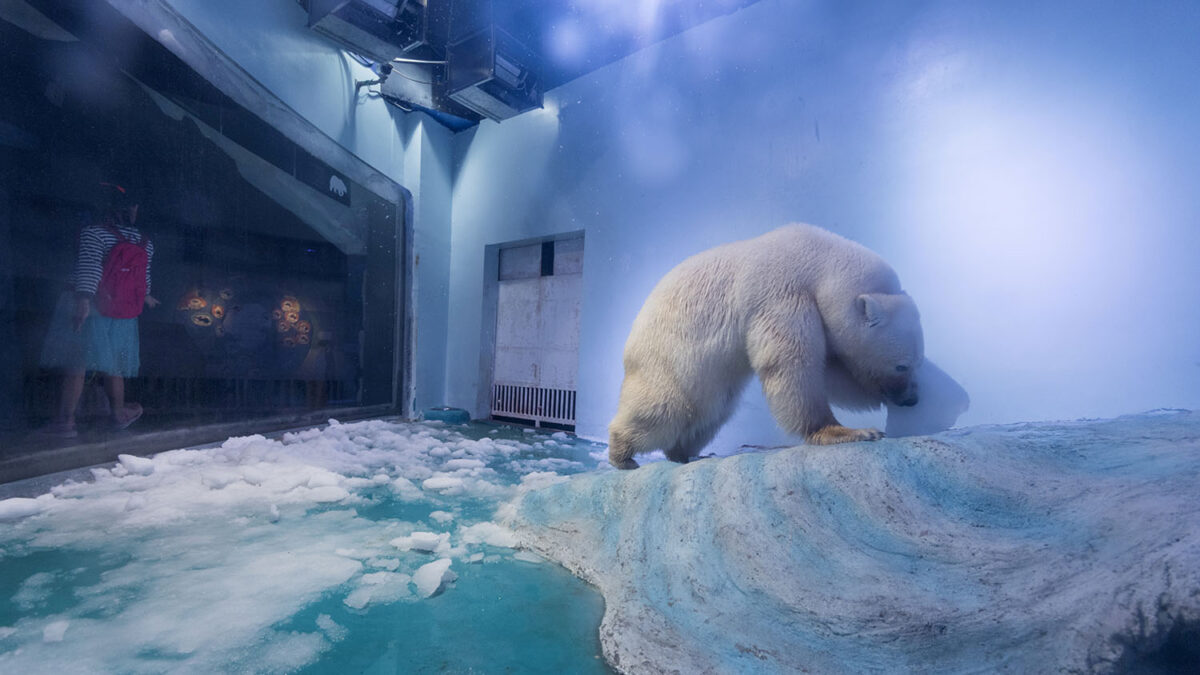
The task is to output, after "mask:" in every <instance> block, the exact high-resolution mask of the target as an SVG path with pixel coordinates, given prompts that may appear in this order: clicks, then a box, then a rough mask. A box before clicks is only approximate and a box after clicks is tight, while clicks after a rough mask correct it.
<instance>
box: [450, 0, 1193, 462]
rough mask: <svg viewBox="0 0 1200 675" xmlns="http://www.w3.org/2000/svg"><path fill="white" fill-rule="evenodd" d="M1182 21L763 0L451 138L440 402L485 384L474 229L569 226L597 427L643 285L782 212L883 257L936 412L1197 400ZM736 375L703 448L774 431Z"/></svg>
mask: <svg viewBox="0 0 1200 675" xmlns="http://www.w3.org/2000/svg"><path fill="white" fill-rule="evenodd" d="M1198 33H1200V3H1193V2H1183V1H1175V2H1170V1H1160V2H1153V3H1122V2H1097V1H1087V2H1082V1H1080V2H1054V3H1045V2H1017V3H996V2H963V1H960V0H935V1H929V2H922V3H912V2H909V3H868V2H834V1H832V0H829V1H825V2H798V1H796V0H762V1H761V2H759V3H757V4H755V5H752V6H751V7H749V8H747V9H745V10H742V11H740V12H738V13H736V14H734V15H731V16H729V17H726V18H723V19H719V20H716V21H713V22H710V23H708V24H705V25H703V26H701V27H699V28H697V29H694V30H692V31H690V32H688V33H685V34H683V35H681V36H678V37H676V38H674V39H671V40H669V41H667V42H665V43H662V44H660V45H657V46H654V47H652V48H649V49H646V50H644V51H642V52H639V53H638V54H635V55H633V56H632V57H630V58H628V59H625V60H623V61H621V62H619V63H617V64H614V65H611V66H609V67H606V68H604V69H602V70H600V71H598V72H596V73H593V74H591V75H589V76H587V77H585V78H582V79H580V80H577V81H575V82H572V83H569V84H567V85H565V86H563V87H561V88H559V89H557V90H555V91H553V92H551V93H550V94H549V95H548V96H547V102H546V109H545V110H542V111H536V112H532V113H528V114H525V115H522V116H520V117H517V118H514V119H512V120H509V121H506V122H504V123H503V124H501V125H496V124H492V123H490V122H485V123H484V124H482V125H480V127H479V129H478V130H477V131H476V132H474V133H464V134H459V135H458V137H457V141H458V143H459V148H458V152H459V164H458V167H457V176H456V180H455V184H454V190H453V232H452V236H451V251H452V256H451V275H450V307H451V316H450V320H449V329H448V333H447V339H448V341H449V347H448V351H447V354H448V358H447V364H446V399H447V402H448V403H449V404H451V405H459V406H463V407H468V408H474V407H475V401H476V393H477V388H478V387H480V386H486V384H487V383H486V382H480V381H479V379H480V377H481V375H480V373H479V366H478V354H479V351H480V341H479V335H480V332H481V326H480V318H479V316H480V309H479V308H480V304H481V291H482V289H483V286H484V283H483V276H482V275H483V267H484V264H483V257H484V247H485V246H486V245H488V244H494V243H499V242H504V241H512V240H518V239H524V238H527V237H533V236H539V235H545V234H551V233H558V232H566V231H573V230H580V229H583V230H585V232H586V237H587V245H586V250H585V260H584V268H583V274H584V298H583V322H582V339H581V352H580V374H579V382H580V394H579V406H580V411H579V431H580V433H582V434H584V435H589V436H594V437H604V436H605V426H606V425H607V422H608V420H609V418H610V417H611V415H612V413H613V412H614V410H615V406H616V400H617V392H618V387H619V385H620V381H621V350H622V346H623V343H624V340H625V337H626V336H627V334H628V330H629V327H630V324H631V322H632V320H633V317H634V315H635V314H636V312H637V311H638V309H639V307H640V305H641V302H642V301H643V300H644V298H645V296H646V294H647V293H648V292H649V291H650V289H651V287H652V286H653V284H654V283H655V282H656V280H657V279H658V278H659V277H660V276H661V275H662V274H663V273H665V272H666V271H667V270H668V269H670V268H671V267H672V266H673V265H675V264H676V263H678V262H679V261H680V260H682V259H683V258H685V257H687V256H688V255H690V254H693V253H695V252H697V251H700V250H702V249H705V248H708V247H711V246H713V245H716V244H719V243H722V242H725V241H730V240H734V239H739V238H744V237H748V236H752V235H756V234H759V233H761V232H763V231H766V230H768V229H771V228H774V227H776V226H778V225H781V224H784V223H786V222H789V221H797V220H800V221H807V222H811V223H815V224H819V225H822V226H824V227H827V228H829V229H832V230H834V231H837V232H839V233H842V234H844V235H846V236H849V237H851V238H853V239H856V240H858V241H860V242H862V243H864V244H866V245H867V246H869V247H871V248H873V249H874V250H876V251H878V252H879V253H880V254H882V255H883V256H884V257H885V258H886V259H887V260H889V261H890V262H891V263H892V265H893V266H894V267H895V268H896V270H897V271H898V272H899V274H900V277H901V279H902V280H903V281H904V283H905V286H906V288H907V289H908V291H909V292H910V293H911V294H912V295H913V296H914V297H915V298H916V300H917V302H918V303H919V305H920V307H921V309H922V313H923V316H924V326H925V333H926V345H927V354H928V355H929V356H930V357H931V358H933V359H934V360H936V361H938V363H939V364H940V365H941V366H942V367H943V368H944V369H945V370H946V371H948V372H950V373H951V374H952V375H954V376H955V377H956V378H958V379H959V380H960V381H961V382H962V383H963V384H964V385H965V386H966V387H967V389H968V390H969V391H970V393H971V395H972V398H973V407H972V410H971V411H970V412H969V413H968V414H967V415H966V416H964V417H963V418H962V419H961V420H960V424H976V423H985V422H1010V421H1018V420H1040V419H1054V418H1074V417H1079V416H1111V415H1116V414H1121V413H1128V412H1137V411H1141V410H1145V409H1150V408H1155V407H1160V406H1182V407H1197V406H1200V384H1198V383H1200V271H1197V270H1198V269H1200V266H1197V265H1196V264H1195V263H1194V260H1193V259H1194V258H1195V257H1196V256H1197V253H1200V200H1197V199H1196V198H1195V196H1194V184H1195V176H1197V175H1200V122H1197V120H1200V88H1197V87H1196V86H1195V73H1196V72H1197V68H1198V66H1200V41H1197V40H1196V39H1195V35H1197V34H1198ZM750 391H751V393H750V394H748V396H747V397H746V400H745V401H744V403H743V408H742V409H741V411H740V412H739V413H738V415H737V416H735V418H734V420H732V422H731V424H730V425H729V426H728V427H727V428H726V430H725V431H724V432H723V433H722V435H721V436H719V437H718V439H717V441H716V446H715V447H716V448H717V449H721V450H728V449H732V448H735V447H736V446H737V445H738V444H741V443H774V442H781V441H782V440H783V439H784V437H783V436H782V435H781V434H780V432H778V431H777V429H776V427H775V425H774V423H773V421H772V420H771V419H770V417H769V414H768V413H767V411H766V408H765V404H764V403H763V401H762V398H761V395H760V394H759V393H758V384H757V383H754V384H753V385H752V386H751V390H750ZM476 412H477V413H478V412H482V411H476Z"/></svg>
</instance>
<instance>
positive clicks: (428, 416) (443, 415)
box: [421, 406, 471, 424]
mask: <svg viewBox="0 0 1200 675" xmlns="http://www.w3.org/2000/svg"><path fill="white" fill-rule="evenodd" d="M421 417H422V419H424V420H425V421H427V422H435V421H436V422H445V423H446V424H466V423H467V422H470V421H471V414H470V413H468V412H467V411H466V410H463V409H462V408H449V407H446V406H438V407H436V408H426V409H425V410H424V411H423V412H422V413H421Z"/></svg>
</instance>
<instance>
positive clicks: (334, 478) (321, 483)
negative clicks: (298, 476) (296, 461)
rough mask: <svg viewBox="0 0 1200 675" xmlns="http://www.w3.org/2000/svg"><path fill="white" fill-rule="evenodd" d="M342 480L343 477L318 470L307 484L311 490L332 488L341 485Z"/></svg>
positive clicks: (309, 478)
mask: <svg viewBox="0 0 1200 675" xmlns="http://www.w3.org/2000/svg"><path fill="white" fill-rule="evenodd" d="M341 480H342V477H341V476H340V475H338V474H336V473H333V472H332V471H322V470H317V471H314V472H313V473H312V475H311V476H309V477H308V482H307V483H305V484H306V485H308V487H310V488H321V487H331V486H336V485H338V484H340V483H341Z"/></svg>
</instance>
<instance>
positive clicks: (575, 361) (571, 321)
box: [492, 239, 583, 425]
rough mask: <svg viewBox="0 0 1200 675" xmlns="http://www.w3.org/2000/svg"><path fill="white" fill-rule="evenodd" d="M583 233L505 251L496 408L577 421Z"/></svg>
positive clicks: (501, 412) (520, 415)
mask: <svg viewBox="0 0 1200 675" xmlns="http://www.w3.org/2000/svg"><path fill="white" fill-rule="evenodd" d="M582 272H583V239H563V240H559V241H552V242H543V243H538V244H532V245H527V246H516V247H512V248H505V249H501V250H500V280H499V291H500V292H499V305H498V307H497V313H496V359H495V371H494V373H493V377H492V382H493V385H492V415H493V416H498V417H507V418H515V419H521V420H527V421H529V422H532V423H534V424H538V425H540V424H541V423H543V422H551V423H554V424H557V425H574V424H575V382H576V376H577V373H578V371H579V311H580V304H581V298H582V290H583V284H582V281H583V274H582Z"/></svg>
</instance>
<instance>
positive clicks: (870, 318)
mask: <svg viewBox="0 0 1200 675" xmlns="http://www.w3.org/2000/svg"><path fill="white" fill-rule="evenodd" d="M855 304H856V305H857V306H858V314H859V316H861V317H862V318H863V321H866V322H867V326H870V327H874V326H878V325H879V324H881V323H883V322H884V321H886V320H887V312H886V311H884V309H883V303H882V302H880V301H879V298H878V297H876V296H875V295H872V294H870V293H864V294H862V295H860V296H858V300H857V301H856V302H855Z"/></svg>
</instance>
